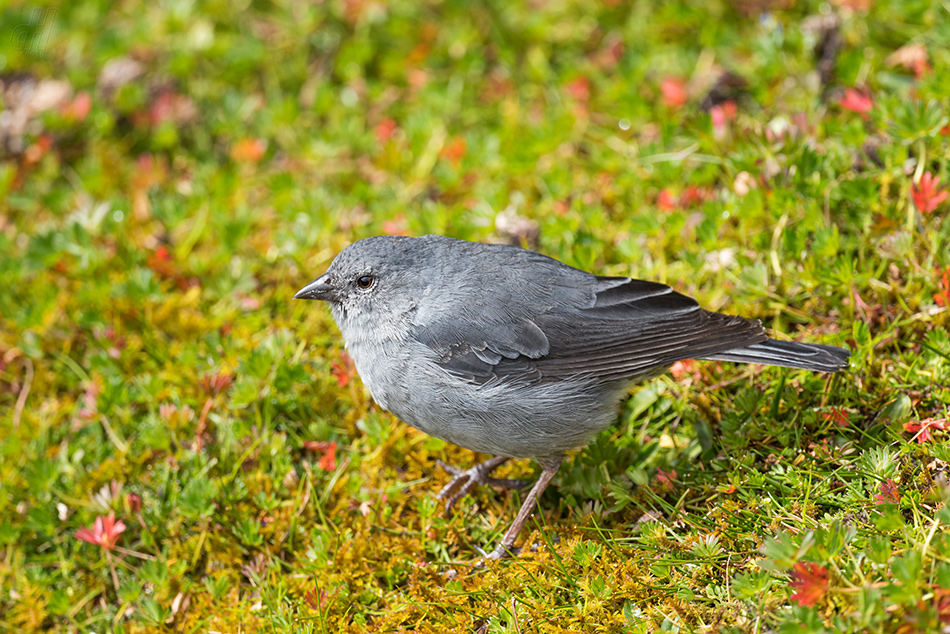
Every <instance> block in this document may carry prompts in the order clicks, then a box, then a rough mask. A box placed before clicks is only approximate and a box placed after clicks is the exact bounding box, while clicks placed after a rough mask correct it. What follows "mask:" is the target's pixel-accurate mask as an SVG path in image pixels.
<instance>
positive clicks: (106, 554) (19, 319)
mask: <svg viewBox="0 0 950 634" xmlns="http://www.w3.org/2000/svg"><path fill="white" fill-rule="evenodd" d="M0 11H2V13H0V89H2V90H0V436H2V439H3V440H2V443H0V447H2V449H0V588H2V592H0V631H4V632H6V631H11V632H12V631H17V632H33V631H57V632H102V631H107V630H113V631H120V632H142V631H181V632H199V631H201V632H204V631H220V632H238V631H245V632H246V631H265V630H266V631H315V632H340V631H354V632H359V631H418V632H444V631H470V632H479V633H485V632H528V631H537V632H578V631H583V632H653V631H680V632H691V631H698V632H709V631H756V632H759V631H790V632H791V631H794V632H799V631H836V632H841V631H855V632H858V631H860V632H889V631H902V632H913V631H920V632H924V631H936V630H937V629H938V628H939V627H941V626H943V624H945V623H947V622H948V621H950V558H948V557H950V541H948V539H950V538H948V531H947V526H948V524H950V512H948V511H947V510H946V508H945V503H946V501H947V499H948V497H950V491H948V488H947V483H946V475H945V474H946V470H947V462H946V461H947V460H950V443H948V442H947V435H946V433H945V428H947V427H948V426H950V422H948V419H947V412H948V407H950V393H948V384H950V337H948V335H947V314H948V307H950V277H948V276H950V256H948V252H950V249H948V235H950V229H948V223H947V221H946V215H947V210H948V209H950V205H948V203H947V200H946V199H947V189H946V185H945V184H946V183H947V180H948V176H947V161H948V139H950V128H948V122H950V107H948V97H950V15H948V13H950V9H948V6H947V5H946V4H945V3H934V2H929V1H924V0H895V1H891V2H883V1H880V0H877V1H875V0H835V1H834V2H830V3H829V2H806V1H796V0H730V1H717V2H708V3H689V2H647V1H639V2H626V1H623V0H603V1H600V2H595V1H557V0H556V1H552V2H538V1H529V2H496V1H493V0H492V1H489V2H465V1H449V0H446V1H442V2H379V1H370V0H347V1H343V2H337V1H303V0H299V1H298V0H288V1H279V0H278V1H241V2H237V3H234V2H221V1H208V2H200V1H188V0H165V1H160V2H155V3H139V2H106V1H99V2H94V1H77V2H72V3H62V4H42V3H32V4H31V3H24V2H18V1H12V2H11V1H7V2H2V3H0ZM430 232H436V233H444V234H446V235H451V236H454V237H459V238H465V239H470V240H492V241H505V242H510V243H514V244H521V245H523V246H527V247H531V248H535V249H537V250H540V251H542V252H544V253H546V254H549V255H552V256H554V257H557V258H559V259H561V260H563V261H565V262H567V263H569V264H572V265H574V266H578V267H580V268H584V269H588V270H591V271H594V272H598V273H602V274H610V275H632V276H636V277H642V278H646V279H653V280H657V281H663V282H667V283H669V284H672V285H674V286H675V287H676V288H677V289H678V290H680V291H682V292H685V293H687V294H691V295H693V296H695V297H697V298H698V299H700V301H701V302H702V303H703V304H704V305H705V306H707V307H709V308H713V309H716V310H724V311H727V312H733V313H736V314H741V315H744V316H749V317H757V318H760V319H762V320H763V322H764V323H765V324H766V325H767V326H768V327H770V328H772V329H774V332H775V333H776V335H775V336H778V337H790V338H796V339H802V340H807V341H819V342H823V343H831V344H838V345H847V346H850V347H851V348H852V349H853V351H854V357H853V364H852V368H851V369H850V370H849V371H847V372H845V373H842V374H840V375H836V376H834V377H827V376H819V375H812V374H809V373H805V372H797V371H788V370H781V369H774V368H773V369H761V368H754V367H741V366H733V365H730V364H714V363H705V364H698V363H683V364H677V366H676V367H674V368H673V372H672V373H671V374H670V375H669V376H667V377H663V378H661V379H658V380H656V381H654V382H652V383H650V384H649V385H648V386H645V387H642V388H639V389H637V390H635V391H634V393H633V396H632V398H631V399H630V400H629V401H628V402H627V403H626V404H625V406H624V407H623V410H622V412H621V415H620V416H619V417H618V422H617V425H616V426H615V427H613V428H611V429H610V430H609V431H607V432H605V433H604V434H602V435H601V436H600V437H598V438H597V439H596V440H595V441H594V443H593V444H592V445H591V446H590V447H588V448H586V449H584V450H582V451H579V452H578V453H577V454H576V455H574V456H572V457H571V458H570V459H569V460H568V461H567V463H566V464H565V466H564V468H563V469H562V471H561V473H560V474H559V476H558V478H557V479H556V480H555V486H554V487H552V488H551V489H550V490H549V491H548V492H547V493H546V494H545V496H544V498H543V499H542V501H541V504H540V510H541V511H540V512H539V514H537V515H536V520H537V521H536V522H535V523H534V524H532V525H531V526H530V528H531V529H535V528H537V529H538V531H529V530H526V532H525V533H524V534H523V540H525V541H527V542H534V543H535V544H536V545H537V546H538V547H537V548H536V549H535V550H533V551H530V552H527V553H525V554H524V555H523V556H522V557H521V558H519V559H517V560H513V561H506V562H501V563H497V564H492V565H489V566H488V567H487V568H486V569H482V570H477V569H473V568H472V566H471V565H472V563H473V562H474V560H475V558H476V557H477V548H480V547H490V546H491V545H492V544H493V543H494V541H495V540H497V539H498V538H499V537H500V534H501V532H502V531H503V530H504V528H505V527H506V526H507V523H508V522H509V521H510V519H511V518H512V517H513V515H514V512H515V511H516V510H517V508H518V506H519V504H520V502H519V494H518V493H517V492H494V491H490V490H484V491H478V492H475V493H473V494H472V495H471V496H470V497H469V498H468V499H467V500H466V501H465V502H463V503H462V504H461V505H460V508H459V511H458V513H457V514H456V515H454V516H445V515H444V514H443V513H442V511H441V508H440V507H439V504H438V503H437V501H436V500H435V497H434V493H435V492H436V491H438V489H439V488H440V487H441V485H442V484H444V482H445V481H446V476H445V475H444V474H443V473H441V472H440V471H439V470H438V469H437V468H436V467H435V460H437V459H443V460H446V461H449V462H453V463H456V464H463V465H468V464H471V463H473V462H474V461H475V460H476V459H477V457H476V456H474V455H473V454H472V453H471V452H468V451H464V450H461V449H459V448H457V447H453V446H450V445H447V444H445V443H443V442H441V441H438V440H435V439H432V438H428V437H426V436H424V435H423V434H420V433H417V432H415V431H414V430H411V429H409V428H408V427H407V426H406V425H404V424H402V423H401V422H399V421H397V420H395V419H394V418H393V417H392V416H390V415H389V414H387V413H385V412H383V411H381V410H380V409H379V408H378V407H376V406H375V405H373V404H372V402H371V400H370V399H369V396H368V393H367V392H366V390H365V389H364V388H363V387H362V385H361V384H360V382H359V380H358V378H356V376H355V374H354V372H353V369H352V365H351V362H349V360H348V358H347V357H346V355H345V353H344V352H343V350H342V341H341V339H340V337H339V334H338V333H337V331H336V329H335V326H334V325H333V324H332V320H331V319H330V318H329V315H328V313H327V311H326V310H325V308H324V307H321V306H315V305H313V304H312V303H308V302H292V301H291V300H290V297H291V296H292V294H293V292H294V291H296V290H297V289H298V288H300V287H301V286H303V285H304V284H305V283H307V282H309V281H310V280H311V279H313V278H314V277H316V276H317V275H318V274H320V273H321V272H322V271H323V269H324V268H325V267H326V266H327V264H328V263H329V262H330V261H331V259H332V258H333V256H334V255H335V254H336V253H337V252H338V251H339V250H340V249H342V248H343V247H344V246H346V245H347V244H349V243H350V242H352V241H354V240H356V239H358V238H361V237H365V236H369V235H374V234H379V233H400V234H409V235H422V234H424V233H430ZM533 468H534V466H533V465H532V464H531V463H530V462H528V461H519V462H516V463H513V464H511V465H506V467H505V469H504V470H503V471H502V472H501V473H500V475H502V476H505V475H507V476H513V477H518V476H522V475H526V474H530V473H531V470H532V469H533ZM110 514H111V515H110ZM110 517H111V518H112V520H114V521H115V522H119V523H120V524H111V525H110V519H109V518H110ZM97 518H99V520H98V521H99V525H98V527H97V525H96V521H97ZM84 528H85V529H86V530H83V529H84ZM529 533H531V534H529Z"/></svg>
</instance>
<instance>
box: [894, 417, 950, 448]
mask: <svg viewBox="0 0 950 634" xmlns="http://www.w3.org/2000/svg"><path fill="white" fill-rule="evenodd" d="M947 428H950V421H948V420H947V419H946V418H925V419H923V420H921V421H918V422H913V421H912V422H909V423H904V431H906V432H908V433H910V434H914V437H913V438H911V440H916V441H917V444H920V445H922V444H924V443H925V442H927V441H928V440H932V439H933V436H931V435H930V430H931V429H947Z"/></svg>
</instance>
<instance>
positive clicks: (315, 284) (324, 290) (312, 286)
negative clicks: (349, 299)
mask: <svg viewBox="0 0 950 634" xmlns="http://www.w3.org/2000/svg"><path fill="white" fill-rule="evenodd" d="M333 290H334V289H333V286H332V285H331V284H330V279H329V277H328V276H327V274H326V273H324V274H323V275H321V276H320V277H318V278H317V279H315V280H314V281H312V282H310V283H309V284H307V285H306V286H304V287H303V288H302V289H300V290H299V291H297V292H296V293H295V294H294V299H322V300H324V301H330V300H333V299H334V293H333V292H332V291H333Z"/></svg>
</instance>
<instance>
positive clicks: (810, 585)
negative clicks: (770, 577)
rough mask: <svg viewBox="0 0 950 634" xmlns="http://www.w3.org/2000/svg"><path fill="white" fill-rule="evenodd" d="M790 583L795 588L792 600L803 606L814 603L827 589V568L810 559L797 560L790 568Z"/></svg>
mask: <svg viewBox="0 0 950 634" xmlns="http://www.w3.org/2000/svg"><path fill="white" fill-rule="evenodd" d="M790 585H791V586H792V588H794V589H795V593H794V594H792V601H794V602H795V603H797V604H798V605H800V606H803V607H809V606H812V605H815V604H816V603H818V600H819V599H821V597H822V596H824V594H825V592H827V591H828V569H827V568H825V567H823V566H820V565H818V564H816V563H813V562H810V561H808V562H803V561H799V562H797V563H796V564H795V567H794V568H793V569H792V582H791V584H790Z"/></svg>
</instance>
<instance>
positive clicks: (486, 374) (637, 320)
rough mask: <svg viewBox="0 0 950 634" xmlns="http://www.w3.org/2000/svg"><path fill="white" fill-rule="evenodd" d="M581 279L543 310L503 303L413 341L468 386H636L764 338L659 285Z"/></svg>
mask: <svg viewBox="0 0 950 634" xmlns="http://www.w3.org/2000/svg"><path fill="white" fill-rule="evenodd" d="M571 270H572V271H574V270H573V269H571ZM578 273H579V272H578ZM584 275H585V278H584V279H583V280H581V279H580V278H578V277H577V276H576V275H573V274H572V275H571V276H570V277H567V278H565V279H561V280H560V283H561V284H562V285H566V287H565V288H566V290H567V291H569V292H564V291H562V290H560V289H558V288H554V290H552V291H551V292H549V293H546V294H545V295H544V299H545V300H546V302H542V303H538V302H537V301H536V299H537V298H531V301H519V298H517V297H512V298H510V299H511V301H510V302H509V303H508V304H507V305H504V306H493V307H492V308H491V309H481V310H473V311H470V312H469V313H467V314H466V316H465V317H464V318H463V319H456V320H453V321H452V322H451V323H443V324H440V325H439V326H437V327H432V325H431V324H429V325H428V326H427V327H425V328H423V327H417V328H416V329H415V332H414V336H415V337H416V338H417V339H418V340H419V341H421V342H422V343H425V344H426V345H427V346H429V347H430V348H431V349H432V350H434V351H435V352H436V354H437V361H438V363H439V364H440V365H442V366H443V367H444V368H445V369H446V370H447V371H449V372H450V373H452V374H454V375H456V376H458V377H459V378H462V379H464V380H467V381H471V382H473V383H487V382H489V381H528V382H537V381H556V380H562V379H566V378H570V377H576V376H588V377H592V378H600V379H603V380H623V379H630V380H635V379H637V378H642V377H645V376H647V375H649V374H651V373H652V372H653V371H655V370H657V369H659V368H664V367H667V366H669V365H672V364H673V363H675V362H676V361H678V360H681V359H689V358H695V357H704V356H712V355H714V354H716V353H717V352H722V351H726V350H733V349H736V348H742V347H745V346H748V345H752V344H755V343H759V342H763V341H765V340H767V339H768V337H767V336H766V334H765V331H764V330H763V328H762V326H761V324H759V322H758V321H755V320H750V319H744V318H741V317H734V316H731V315H722V314H719V313H713V312H709V311H706V310H703V309H702V308H700V306H699V304H698V303H697V302H696V301H695V300H693V299H691V298H689V297H686V296H685V295H681V294H680V293H677V292H675V291H673V289H671V288H670V287H669V286H666V285H664V284H657V283H654V282H645V281H641V280H633V279H629V278H618V277H595V276H593V275H588V274H584ZM529 306H530V307H531V308H533V310H532V311H531V312H530V314H529V311H528V310H527V307H529ZM473 308H479V307H473Z"/></svg>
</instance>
